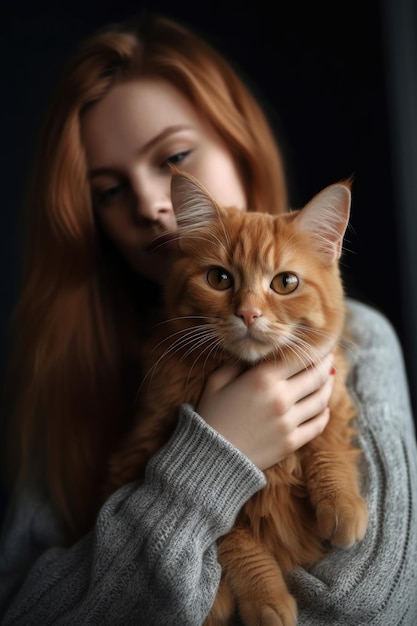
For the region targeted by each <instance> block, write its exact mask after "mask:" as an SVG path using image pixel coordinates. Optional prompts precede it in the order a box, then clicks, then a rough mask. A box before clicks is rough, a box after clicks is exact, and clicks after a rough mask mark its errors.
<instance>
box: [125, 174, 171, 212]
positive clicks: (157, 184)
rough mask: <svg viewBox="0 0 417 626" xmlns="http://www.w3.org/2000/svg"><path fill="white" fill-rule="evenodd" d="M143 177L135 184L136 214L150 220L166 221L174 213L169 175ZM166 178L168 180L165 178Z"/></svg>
mask: <svg viewBox="0 0 417 626" xmlns="http://www.w3.org/2000/svg"><path fill="white" fill-rule="evenodd" d="M161 178H162V177H156V176H155V177H151V176H148V177H145V176H143V177H141V178H140V179H138V180H136V181H135V183H134V185H133V194H134V197H135V198H134V199H135V207H134V210H135V215H136V217H138V218H140V219H144V220H146V221H150V222H157V221H164V220H166V219H167V218H168V217H171V216H172V215H173V208H172V202H171V181H170V179H169V177H163V178H162V179H161ZM165 178H166V179H167V180H165Z"/></svg>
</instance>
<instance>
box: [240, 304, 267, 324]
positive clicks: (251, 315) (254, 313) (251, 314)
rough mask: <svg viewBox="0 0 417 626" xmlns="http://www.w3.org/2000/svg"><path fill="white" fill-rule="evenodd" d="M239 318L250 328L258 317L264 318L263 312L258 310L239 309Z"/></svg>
mask: <svg viewBox="0 0 417 626" xmlns="http://www.w3.org/2000/svg"><path fill="white" fill-rule="evenodd" d="M237 316H238V317H240V318H241V319H242V320H243V322H244V324H245V326H247V327H248V328H249V327H250V326H252V324H253V322H254V321H255V320H256V319H257V318H258V317H262V311H261V309H258V308H250V309H239V310H238V312H237Z"/></svg>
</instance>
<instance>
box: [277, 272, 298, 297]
mask: <svg viewBox="0 0 417 626" xmlns="http://www.w3.org/2000/svg"><path fill="white" fill-rule="evenodd" d="M299 282H300V281H299V278H298V276H297V274H292V273H291V272H281V274H277V275H276V276H274V278H273V279H272V282H271V289H273V291H275V292H276V293H280V294H282V295H285V294H287V293H292V292H293V291H295V290H296V289H297V287H298V285H299Z"/></svg>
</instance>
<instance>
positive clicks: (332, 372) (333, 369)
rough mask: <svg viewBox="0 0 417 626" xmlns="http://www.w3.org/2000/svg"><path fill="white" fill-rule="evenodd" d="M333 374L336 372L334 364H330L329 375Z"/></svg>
mask: <svg viewBox="0 0 417 626" xmlns="http://www.w3.org/2000/svg"><path fill="white" fill-rule="evenodd" d="M335 374H336V370H335V368H334V366H333V365H332V368H331V370H330V375H331V376H334V375H335Z"/></svg>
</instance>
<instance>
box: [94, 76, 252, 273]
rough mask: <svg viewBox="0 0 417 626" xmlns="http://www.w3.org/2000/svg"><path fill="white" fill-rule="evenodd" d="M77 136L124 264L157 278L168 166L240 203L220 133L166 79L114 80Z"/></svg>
mask: <svg viewBox="0 0 417 626" xmlns="http://www.w3.org/2000/svg"><path fill="white" fill-rule="evenodd" d="M82 140H83V143H84V146H85V150H86V156H87V165H88V172H89V180H90V182H91V188H92V193H93V198H94V209H95V213H96V217H97V219H98V221H99V222H100V224H101V226H102V228H103V229H104V231H105V232H106V233H107V235H108V236H109V237H110V239H111V240H112V241H113V243H114V244H115V245H116V246H117V248H118V249H119V250H120V252H121V253H122V255H123V256H124V258H125V259H126V260H127V262H128V263H129V264H130V265H131V266H132V267H133V268H134V269H135V270H136V271H137V272H139V273H140V274H141V275H142V276H144V277H146V278H148V279H150V280H153V281H156V282H161V281H162V280H163V278H164V276H165V273H166V270H167V268H168V264H169V262H170V258H171V255H172V252H173V245H175V244H174V243H173V241H171V242H170V243H169V242H168V243H166V244H165V245H159V246H155V245H154V246H152V242H154V241H155V239H156V238H157V237H160V236H161V235H163V234H165V233H167V234H169V233H172V232H174V231H175V230H176V227H177V224H176V220H175V214H174V212H173V209H172V203H171V193H170V185H171V171H170V167H169V164H170V163H172V164H174V165H177V166H178V167H179V168H181V169H182V170H185V171H187V172H190V173H191V174H193V175H194V176H195V177H196V178H197V179H198V180H200V181H201V182H202V183H203V185H205V186H206V187H207V189H208V190H209V191H210V192H211V194H212V195H213V196H214V197H215V198H216V200H218V201H219V202H220V203H221V204H226V205H235V206H237V207H238V208H240V209H243V210H245V209H246V199H245V194H244V189H243V185H242V182H241V180H240V176H239V173H238V170H237V168H236V165H235V162H234V160H233V158H232V156H231V154H230V152H229V151H228V149H227V148H226V146H225V144H224V143H223V141H222V140H221V139H220V137H219V136H218V135H217V134H216V133H215V132H214V130H213V129H212V128H211V127H210V126H209V125H208V124H207V123H206V122H205V121H204V120H202V119H201V118H200V117H199V115H198V113H196V111H195V110H194V108H193V107H192V106H191V104H190V103H189V101H188V100H187V99H186V98H185V96H183V94H182V93H181V92H180V91H179V90H177V89H176V88H175V87H174V86H172V85H171V84H170V83H168V82H167V81H164V80H162V79H158V78H142V79H138V80H136V81H133V82H128V83H121V84H118V85H116V86H114V87H113V88H112V89H111V90H110V91H109V93H108V94H106V96H105V97H104V98H103V99H102V100H100V101H99V102H98V103H96V104H94V105H93V106H92V107H91V108H90V109H88V110H87V111H86V112H85V114H84V115H83V119H82Z"/></svg>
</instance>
